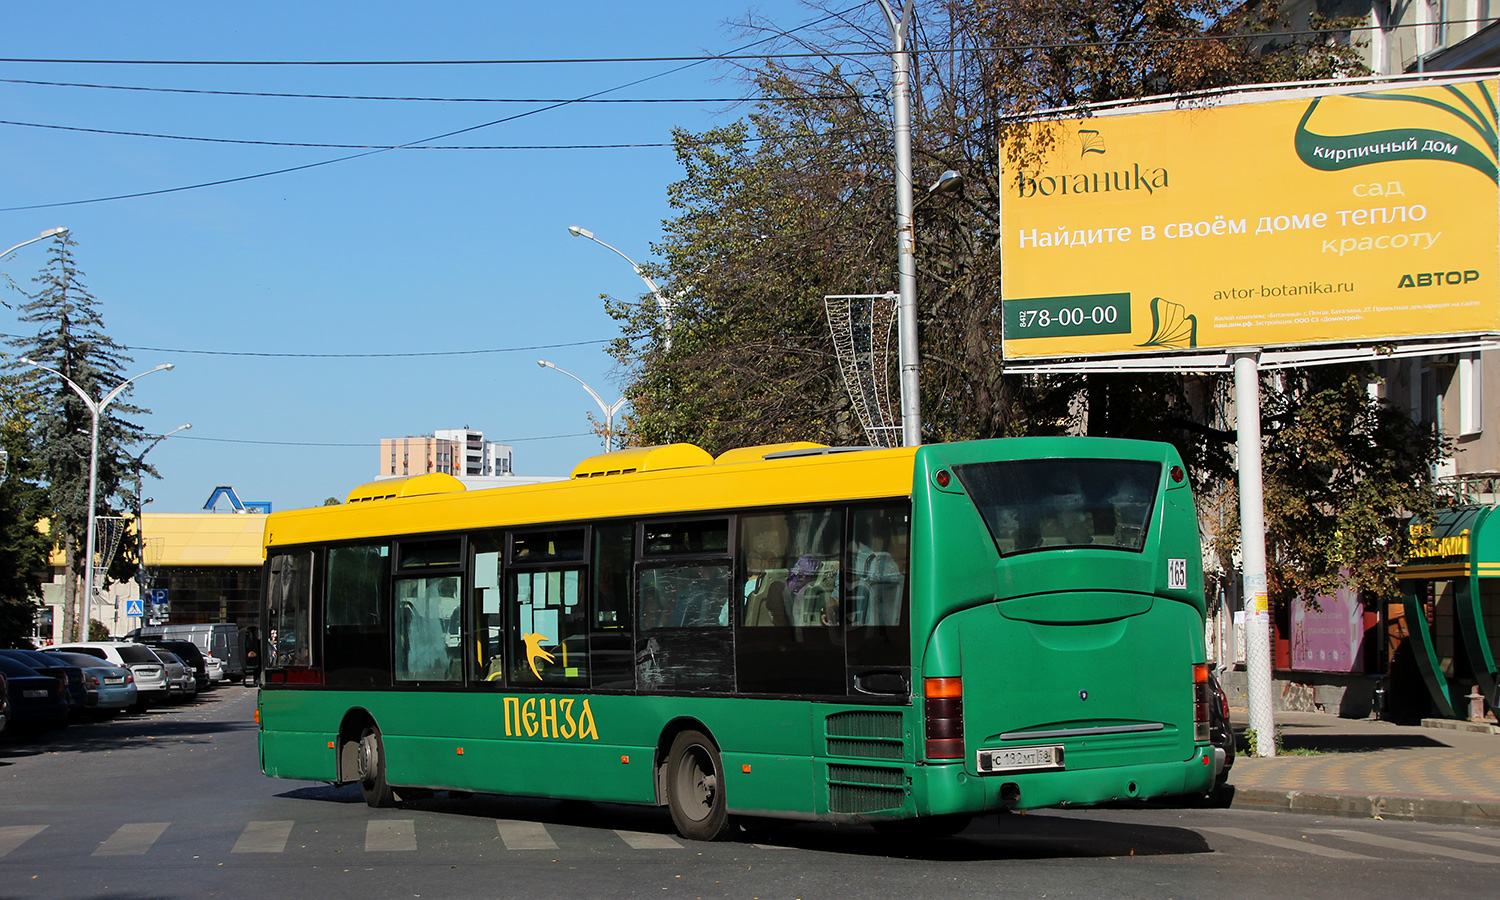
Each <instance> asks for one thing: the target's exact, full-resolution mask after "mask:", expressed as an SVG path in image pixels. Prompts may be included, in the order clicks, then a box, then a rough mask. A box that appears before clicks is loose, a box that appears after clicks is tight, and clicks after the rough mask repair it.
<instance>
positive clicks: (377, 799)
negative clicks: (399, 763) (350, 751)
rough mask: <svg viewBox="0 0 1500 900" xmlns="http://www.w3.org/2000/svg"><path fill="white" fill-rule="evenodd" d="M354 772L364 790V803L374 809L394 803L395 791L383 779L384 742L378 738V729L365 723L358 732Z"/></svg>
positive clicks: (393, 804)
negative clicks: (362, 728)
mask: <svg viewBox="0 0 1500 900" xmlns="http://www.w3.org/2000/svg"><path fill="white" fill-rule="evenodd" d="M355 758H356V759H357V760H358V762H357V763H356V772H357V774H358V775H359V787H360V790H362V791H364V795H365V803H367V804H369V805H370V806H372V807H374V808H376V809H387V808H389V807H392V806H395V805H396V792H395V791H394V790H392V789H391V786H390V784H389V783H387V782H386V780H385V743H384V742H383V741H382V740H381V739H380V729H379V728H376V727H375V726H374V725H366V726H365V728H364V730H363V731H361V732H360V733H359V752H358V753H357V754H356V755H355Z"/></svg>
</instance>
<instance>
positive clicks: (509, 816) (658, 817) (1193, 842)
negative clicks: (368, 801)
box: [277, 785, 1213, 862]
mask: <svg viewBox="0 0 1500 900" xmlns="http://www.w3.org/2000/svg"><path fill="white" fill-rule="evenodd" d="M277 796H278V797H283V798H287V799H297V800H311V801H318V802H323V803H339V804H363V803H364V797H363V795H362V794H361V793H360V790H359V787H358V786H356V785H344V786H342V787H333V786H331V785H317V786H308V787H302V788H297V789H296V790H292V791H286V792H284V793H281V794H278V795H277ZM401 808H402V809H403V810H405V811H408V812H422V813H430V814H434V815H440V816H464V817H467V818H479V819H497V820H521V821H528V822H537V823H540V824H543V825H558V826H566V827H572V828H585V829H592V830H612V831H631V832H645V833H649V834H662V835H671V836H675V835H676V834H677V832H676V829H675V828H673V826H672V818H671V816H670V814H668V812H667V810H666V809H665V808H664V807H645V806H627V805H623V804H613V803H591V802H588V801H585V800H548V799H539V798H533V797H507V796H501V795H496V794H474V795H472V796H464V795H461V794H459V795H450V794H448V793H446V792H442V791H438V792H435V793H433V794H432V795H431V796H427V797H422V798H420V799H413V800H409V801H407V802H404V803H402V804H401ZM678 840H680V841H682V843H684V844H685V845H688V846H705V845H700V844H693V843H692V842H691V841H687V840H684V839H682V838H678ZM729 842H730V843H739V844H755V845H757V846H761V847H779V848H785V849H795V850H809V851H816V852H820V853H839V854H845V855H851V856H870V857H883V858H894V859H913V860H930V861H952V862H963V861H983V860H1005V859H1016V860H1037V859H1095V858H1112V857H1131V856H1181V855H1185V854H1194V853H1212V852H1213V848H1211V847H1210V846H1209V845H1208V842H1207V841H1205V840H1204V839H1203V836H1202V835H1201V834H1199V833H1198V832H1197V831H1194V830H1192V829H1188V828H1179V827H1174V826H1164V825H1147V824H1140V823H1124V822H1111V821H1104V820H1100V819H1094V818H1089V817H1083V816H1077V815H1072V814H1070V813H1068V812H1060V811H1048V812H1043V813H1030V814H1019V813H1016V814H1008V815H999V816H986V817H984V818H981V819H977V820H975V822H974V823H973V824H971V825H970V826H969V827H968V828H966V829H964V830H963V831H962V832H960V833H959V834H957V835H954V836H952V837H943V838H930V839H924V838H920V837H911V836H908V835H902V836H900V837H894V836H888V835H883V834H881V833H879V832H877V831H876V830H875V829H874V828H872V827H870V826H868V825H834V824H829V823H823V822H794V821H778V820H764V819H754V820H745V823H744V825H743V827H736V828H734V829H733V830H732V831H731V833H730V838H729Z"/></svg>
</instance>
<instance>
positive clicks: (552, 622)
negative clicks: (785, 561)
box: [506, 568, 589, 686]
mask: <svg viewBox="0 0 1500 900" xmlns="http://www.w3.org/2000/svg"><path fill="white" fill-rule="evenodd" d="M586 572H587V570H586V569H583V568H568V569H552V570H550V571H546V570H543V571H535V570H524V569H523V570H519V571H518V570H516V569H515V568H512V569H511V571H510V573H509V574H508V575H507V578H506V584H507V586H508V588H509V591H510V598H511V614H512V617H511V622H512V623H513V625H514V628H515V630H514V631H513V632H512V633H511V636H510V683H511V684H512V685H522V686H530V685H539V684H576V685H584V686H586V685H588V683H589V653H588V614H587V612H586V607H585V605H584V603H583V583H584V575H585V573H586Z"/></svg>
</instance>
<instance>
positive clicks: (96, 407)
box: [21, 356, 172, 641]
mask: <svg viewBox="0 0 1500 900" xmlns="http://www.w3.org/2000/svg"><path fill="white" fill-rule="evenodd" d="M21 362H23V363H25V364H26V365H28V366H36V367H37V368H38V369H41V370H43V371H44V372H51V373H52V374H53V375H56V376H57V377H58V378H61V379H62V380H63V381H64V382H65V383H66V384H67V385H68V387H70V388H72V389H73V393H75V394H77V395H78V397H79V399H81V400H83V405H84V406H87V407H88V408H89V415H90V416H92V417H93V422H92V424H91V425H90V427H89V517H88V536H87V537H85V538H84V547H85V549H84V551H83V552H84V556H83V561H84V570H83V599H82V600H81V601H80V603H79V605H80V606H81V609H80V610H79V611H80V612H81V613H82V615H81V616H80V617H79V620H78V637H77V640H80V641H86V640H88V639H89V607H90V606H91V605H92V604H93V602H94V520H95V512H96V510H95V508H94V507H95V504H96V502H97V496H98V490H99V417H100V416H102V415H103V414H104V409H105V407H107V406H109V404H110V403H111V402H113V401H114V399H115V398H116V397H118V396H120V393H121V392H122V391H124V390H125V388H126V387H128V386H129V385H130V383H131V382H132V381H135V380H136V379H137V378H143V377H145V376H147V375H150V374H151V373H152V372H162V371H166V370H168V369H171V368H172V364H171V363H162V364H161V365H159V366H157V367H156V368H154V369H147V370H146V371H144V372H141V373H140V374H138V375H132V376H130V377H129V378H127V379H125V380H124V381H122V382H120V383H119V384H117V385H115V387H114V389H113V390H111V391H110V392H109V393H107V394H105V395H104V397H103V398H102V399H101V400H99V401H98V402H97V403H96V402H95V401H94V399H93V398H92V397H90V396H89V395H88V393H87V392H86V391H84V389H83V388H81V387H79V386H78V385H77V384H75V383H74V382H73V379H71V378H69V377H68V376H66V375H64V374H63V373H61V372H59V371H57V370H56V369H54V368H52V367H50V366H44V365H42V364H41V363H39V362H37V361H36V360H34V359H28V358H27V357H24V356H23V357H21Z"/></svg>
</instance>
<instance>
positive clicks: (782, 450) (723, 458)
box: [714, 441, 828, 466]
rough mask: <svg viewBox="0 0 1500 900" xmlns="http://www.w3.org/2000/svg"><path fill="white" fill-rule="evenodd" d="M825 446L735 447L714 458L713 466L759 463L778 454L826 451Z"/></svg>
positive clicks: (792, 443) (804, 443)
mask: <svg viewBox="0 0 1500 900" xmlns="http://www.w3.org/2000/svg"><path fill="white" fill-rule="evenodd" d="M827 449H828V445H827V444H814V443H813V442H812V441H787V442H786V443H783V444H761V445H759V446H756V447H736V448H735V449H733V450H725V451H724V452H723V453H720V454H719V455H718V456H716V457H714V465H716V466H727V465H733V464H734V463H747V462H760V461H761V460H765V459H770V458H771V457H773V456H777V455H780V454H790V453H793V452H796V451H808V450H827Z"/></svg>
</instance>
